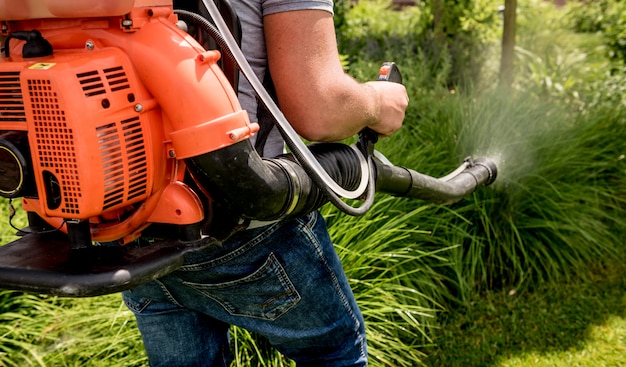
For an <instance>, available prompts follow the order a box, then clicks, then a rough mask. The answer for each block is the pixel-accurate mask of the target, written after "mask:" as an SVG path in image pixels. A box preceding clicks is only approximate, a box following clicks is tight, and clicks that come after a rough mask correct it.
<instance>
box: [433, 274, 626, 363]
mask: <svg viewBox="0 0 626 367" xmlns="http://www.w3.org/2000/svg"><path fill="white" fill-rule="evenodd" d="M625 275H626V271H625V269H624V266H623V265H622V264H614V266H613V267H611V268H607V269H598V270H596V271H595V272H594V274H592V276H591V277H590V280H585V281H582V280H576V281H569V282H564V283H553V284H549V285H546V286H544V287H540V288H539V289H537V290H535V291H534V292H516V290H515V289H503V290H501V291H489V292H484V293H482V294H480V295H477V296H476V297H474V298H473V300H472V303H471V305H470V306H468V307H466V308H462V309H457V310H454V312H450V313H449V314H447V315H446V317H445V321H444V322H443V323H442V325H441V328H440V329H439V331H438V332H437V336H436V340H437V347H435V348H433V350H431V353H430V356H429V358H428V359H427V360H426V361H425V362H426V365H427V366H430V367H435V366H446V367H456V366H458V367H461V366H463V367H474V366H476V367H477V366H483V367H487V366H494V367H495V366H498V367H522V366H524V367H526V366H534V367H548V366H549V367H561V366H562V367H570V366H585V367H592V366H603V367H607V366H622V365H624V364H625V363H624V362H625V358H626V357H625V356H626V355H625V354H624V352H625V351H626V344H625V343H624V341H625V340H626V297H625V292H624V291H625V289H626V278H625Z"/></svg>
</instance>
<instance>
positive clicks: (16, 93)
mask: <svg viewBox="0 0 626 367" xmlns="http://www.w3.org/2000/svg"><path fill="white" fill-rule="evenodd" d="M0 122H26V114H25V112H24V99H23V97H22V89H21V87H20V72H19V71H6V72H0Z"/></svg>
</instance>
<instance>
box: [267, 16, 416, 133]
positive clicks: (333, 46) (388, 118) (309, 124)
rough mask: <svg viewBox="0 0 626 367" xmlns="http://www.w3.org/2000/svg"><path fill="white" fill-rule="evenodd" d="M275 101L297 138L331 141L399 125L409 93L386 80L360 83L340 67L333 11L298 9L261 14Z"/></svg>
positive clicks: (390, 131) (393, 129) (395, 128)
mask: <svg viewBox="0 0 626 367" xmlns="http://www.w3.org/2000/svg"><path fill="white" fill-rule="evenodd" d="M264 26H265V39H266V46H267V53H268V62H269V67H270V72H271V74H272V79H273V81H274V85H275V87H276V93H277V96H278V102H279V104H280V107H281V110H282V111H283V113H284V114H285V117H287V119H288V120H289V122H290V123H291V124H292V125H293V127H294V129H295V130H296V131H297V132H298V134H300V135H301V136H302V137H304V138H306V139H308V140H311V141H336V140H341V139H344V138H347V137H350V136H353V135H354V134H356V133H358V132H359V131H360V130H362V129H363V128H365V127H369V128H371V129H373V130H374V131H376V132H378V133H379V134H380V135H382V136H387V135H391V134H392V133H393V132H394V131H396V130H397V129H399V128H400V127H401V126H402V120H403V119H404V111H405V109H406V107H407V104H408V97H407V95H406V89H405V88H404V86H402V85H400V84H396V83H391V82H367V83H359V82H357V81H356V80H355V79H353V78H352V77H350V76H349V75H347V74H346V73H345V72H344V71H343V68H342V66H341V62H340V59H339V54H338V50H337V40H336V38H335V29H334V24H333V19H332V15H331V14H330V13H328V12H325V11H321V10H300V11H290V12H284V13H276V14H271V15H267V16H265V18H264Z"/></svg>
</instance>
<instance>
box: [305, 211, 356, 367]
mask: <svg viewBox="0 0 626 367" xmlns="http://www.w3.org/2000/svg"><path fill="white" fill-rule="evenodd" d="M317 218H318V217H317V216H313V217H312V218H310V219H309V221H310V222H311V225H310V226H309V225H308V223H306V222H304V220H302V219H300V218H299V219H298V225H299V226H300V227H301V228H302V229H303V231H302V233H305V234H306V236H307V237H309V240H310V242H311V243H312V244H313V246H314V247H315V251H316V252H317V254H318V256H319V257H320V259H321V261H322V263H323V264H324V267H326V270H327V271H328V273H329V274H330V277H331V279H332V282H333V287H334V288H335V291H336V292H337V294H339V296H340V297H341V302H342V303H343V305H344V307H345V309H346V310H347V311H348V314H349V315H350V318H351V319H352V321H354V323H355V325H356V327H355V328H354V332H355V334H356V337H357V339H358V340H359V345H360V349H361V356H362V357H363V358H365V359H366V360H367V355H366V354H365V349H364V341H363V338H362V336H361V333H359V329H360V328H361V323H360V322H359V319H358V318H357V317H356V315H355V314H354V311H353V310H352V307H350V303H349V302H348V298H347V297H346V294H345V293H344V292H343V290H342V289H341V287H340V286H339V279H337V276H336V275H335V272H334V271H333V270H332V268H331V267H330V264H328V260H327V259H326V256H325V255H324V251H323V250H322V249H321V246H320V244H319V242H318V241H317V238H316V237H315V236H314V235H313V234H312V233H311V228H312V227H314V226H315V224H316V222H317V220H318V219H317Z"/></svg>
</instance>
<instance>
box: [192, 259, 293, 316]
mask: <svg viewBox="0 0 626 367" xmlns="http://www.w3.org/2000/svg"><path fill="white" fill-rule="evenodd" d="M183 284H185V285H187V286H189V287H191V288H194V289H196V290H198V291H199V292H201V293H202V294H204V295H205V296H206V297H209V298H211V299H213V300H215V301H216V302H218V303H219V304H220V305H222V307H223V308H224V309H225V310H226V311H227V312H228V313H229V314H231V315H235V316H248V317H255V318H260V319H264V320H275V319H277V318H279V317H280V316H281V315H283V314H285V313H286V312H287V311H289V310H290V309H291V308H292V307H294V306H295V305H296V304H297V303H298V302H299V301H300V294H298V291H297V290H296V288H295V287H294V285H293V283H292V282H291V280H290V279H289V276H288V275H287V272H286V271H285V269H284V268H283V266H282V265H281V264H280V262H279V261H278V259H277V258H276V256H275V255H274V253H270V254H269V256H268V258H267V260H266V261H265V263H264V264H263V265H262V266H261V267H260V268H259V269H257V270H256V271H254V272H253V273H252V274H250V275H247V276H245V277H242V278H239V279H237V280H233V281H229V282H224V283H216V284H206V283H194V282H188V281H185V282H183Z"/></svg>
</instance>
